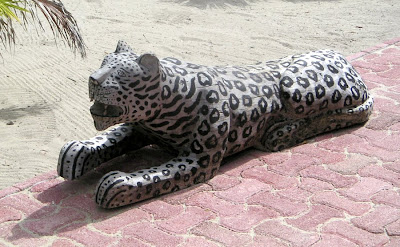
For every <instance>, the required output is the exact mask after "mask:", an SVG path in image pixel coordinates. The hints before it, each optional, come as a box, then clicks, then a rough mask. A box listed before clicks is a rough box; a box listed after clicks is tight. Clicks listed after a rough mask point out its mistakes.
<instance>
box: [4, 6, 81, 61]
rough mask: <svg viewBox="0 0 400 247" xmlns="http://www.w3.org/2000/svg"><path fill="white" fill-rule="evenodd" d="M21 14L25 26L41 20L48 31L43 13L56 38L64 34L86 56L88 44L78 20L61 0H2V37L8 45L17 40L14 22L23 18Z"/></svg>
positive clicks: (41, 24)
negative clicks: (42, 19) (84, 39)
mask: <svg viewBox="0 0 400 247" xmlns="http://www.w3.org/2000/svg"><path fill="white" fill-rule="evenodd" d="M21 6H23V7H21ZM18 16H21V18H22V20H23V22H22V24H23V25H24V27H26V26H28V25H31V24H32V25H34V24H35V23H37V24H38V25H39V27H40V28H41V29H42V30H43V31H44V25H43V23H42V21H41V16H43V17H44V20H45V21H47V23H48V24H49V26H50V29H51V31H52V32H53V35H54V37H55V38H56V40H57V38H61V39H62V40H63V41H65V42H66V44H67V45H68V46H69V47H70V48H71V49H72V50H73V51H74V52H75V51H79V53H80V54H81V56H82V57H85V56H86V46H85V43H84V41H83V38H82V36H81V34H80V30H79V27H78V25H77V22H76V20H75V18H74V17H73V16H72V14H71V13H70V12H69V11H68V10H66V9H65V7H64V5H63V4H62V2H61V1H59V0H23V1H14V0H0V40H1V42H2V43H3V45H4V46H6V45H11V44H14V43H15V31H14V28H13V26H12V24H13V20H16V21H18V22H20V20H19V18H18Z"/></svg>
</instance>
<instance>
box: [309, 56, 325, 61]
mask: <svg viewBox="0 0 400 247" xmlns="http://www.w3.org/2000/svg"><path fill="white" fill-rule="evenodd" d="M311 57H313V58H315V59H318V60H321V61H325V58H324V57H321V56H319V55H311Z"/></svg>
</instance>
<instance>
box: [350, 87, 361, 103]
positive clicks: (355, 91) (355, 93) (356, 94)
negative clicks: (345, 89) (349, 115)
mask: <svg viewBox="0 0 400 247" xmlns="http://www.w3.org/2000/svg"><path fill="white" fill-rule="evenodd" d="M351 94H352V95H353V98H354V99H355V100H358V99H359V98H360V91H359V90H358V88H356V87H355V86H352V87H351Z"/></svg>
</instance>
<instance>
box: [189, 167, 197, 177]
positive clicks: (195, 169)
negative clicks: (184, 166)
mask: <svg viewBox="0 0 400 247" xmlns="http://www.w3.org/2000/svg"><path fill="white" fill-rule="evenodd" d="M190 172H191V173H192V176H194V175H195V174H196V172H197V168H196V167H192V169H190Z"/></svg>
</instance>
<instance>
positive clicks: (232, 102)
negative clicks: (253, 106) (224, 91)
mask: <svg viewBox="0 0 400 247" xmlns="http://www.w3.org/2000/svg"><path fill="white" fill-rule="evenodd" d="M229 106H230V108H231V109H232V110H236V109H237V108H238V107H239V99H238V97H236V95H235V94H231V95H230V97H229Z"/></svg>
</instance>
